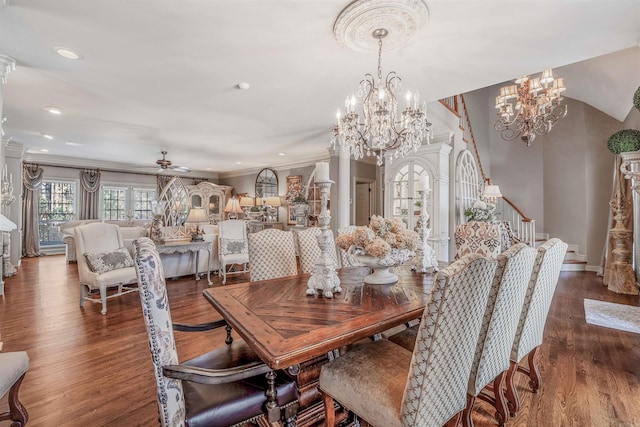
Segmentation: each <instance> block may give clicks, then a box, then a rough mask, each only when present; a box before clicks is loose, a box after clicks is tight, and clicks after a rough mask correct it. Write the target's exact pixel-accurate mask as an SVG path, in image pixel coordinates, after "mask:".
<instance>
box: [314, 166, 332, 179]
mask: <svg viewBox="0 0 640 427" xmlns="http://www.w3.org/2000/svg"><path fill="white" fill-rule="evenodd" d="M315 180H316V182H329V163H327V162H318V163H316V174H315Z"/></svg>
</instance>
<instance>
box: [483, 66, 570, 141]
mask: <svg viewBox="0 0 640 427" xmlns="http://www.w3.org/2000/svg"><path fill="white" fill-rule="evenodd" d="M515 83H516V84H515V85H510V86H504V87H502V88H500V95H498V96H496V108H497V109H498V120H496V123H495V125H494V129H495V130H496V131H498V132H500V135H501V136H502V139H504V140H506V141H513V140H514V139H516V138H518V137H520V139H522V141H524V143H525V144H527V146H529V145H531V143H532V142H533V140H534V139H536V135H544V134H545V133H548V132H549V131H550V130H551V128H552V127H553V126H554V125H555V124H556V123H557V122H558V121H559V120H560V119H562V118H564V117H565V116H566V115H567V106H566V105H564V104H562V100H563V99H564V98H563V97H562V96H561V95H560V94H561V93H562V92H564V91H565V90H566V87H565V86H564V79H562V78H554V77H553V71H552V70H550V69H549V70H544V71H543V72H542V75H541V76H540V77H539V78H534V79H532V78H530V77H529V76H524V77H520V78H519V79H517V80H516V81H515Z"/></svg>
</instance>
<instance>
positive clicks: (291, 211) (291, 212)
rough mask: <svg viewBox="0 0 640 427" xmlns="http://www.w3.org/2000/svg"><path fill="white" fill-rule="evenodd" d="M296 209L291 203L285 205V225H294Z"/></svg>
mask: <svg viewBox="0 0 640 427" xmlns="http://www.w3.org/2000/svg"><path fill="white" fill-rule="evenodd" d="M296 223H297V222H296V209H295V206H293V205H288V206H287V225H296Z"/></svg>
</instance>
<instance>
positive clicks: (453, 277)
mask: <svg viewBox="0 0 640 427" xmlns="http://www.w3.org/2000/svg"><path fill="white" fill-rule="evenodd" d="M495 269H496V261H495V260H491V259H488V258H485V257H482V256H480V255H478V254H470V255H467V256H465V257H463V258H461V259H460V260H458V261H456V262H454V263H453V264H451V265H450V266H448V267H446V268H445V269H443V270H441V271H439V272H438V274H437V276H436V279H435V281H434V283H433V287H432V290H431V298H430V300H429V303H428V304H427V307H426V308H425V310H424V314H423V316H422V320H421V322H420V328H419V330H418V339H417V341H416V346H415V348H414V350H413V353H412V352H410V351H408V350H407V349H405V348H403V347H401V346H399V345H396V344H394V343H392V342H390V341H388V340H384V339H383V340H378V341H372V342H368V343H365V344H362V345H358V346H356V347H355V348H354V349H353V350H350V351H347V352H346V353H345V354H344V355H342V356H340V357H338V358H337V359H335V360H333V361H331V362H329V363H327V364H326V365H324V366H323V367H322V369H321V372H320V385H319V387H320V390H321V392H322V393H323V398H324V407H325V413H326V419H327V424H326V425H330V426H331V425H333V423H334V422H335V408H334V399H335V400H336V401H337V402H339V403H340V404H342V405H344V407H346V408H348V409H349V410H351V411H353V412H354V413H355V414H356V415H357V416H358V417H360V418H362V419H363V420H364V421H366V422H367V423H369V424H371V425H375V426H385V427H400V426H418V425H419V426H441V425H443V424H445V423H447V422H448V421H449V422H452V421H453V422H456V421H457V419H458V417H456V415H457V414H459V413H460V411H461V410H462V409H464V407H465V404H466V394H467V384H468V381H469V374H470V372H471V363H472V361H473V357H474V350H475V344H476V340H477V337H478V334H479V332H480V326H481V323H482V316H483V314H484V309H485V306H486V302H487V299H488V296H489V289H490V288H491V281H492V279H493V276H494V272H495Z"/></svg>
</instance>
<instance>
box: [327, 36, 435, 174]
mask: <svg viewBox="0 0 640 427" xmlns="http://www.w3.org/2000/svg"><path fill="white" fill-rule="evenodd" d="M388 34H389V32H388V31H387V30H386V29H384V28H379V29H376V30H374V31H373V33H372V35H373V37H374V38H376V39H378V74H377V81H376V78H375V77H374V76H372V75H371V74H365V76H364V79H363V80H362V81H360V85H359V88H358V98H359V99H361V101H362V105H360V106H357V105H356V104H357V102H356V97H355V96H351V97H347V99H346V101H345V111H344V115H343V114H342V112H341V111H340V110H338V114H337V122H336V125H335V127H334V128H333V130H332V137H331V143H332V145H333V147H334V148H335V145H336V143H339V144H340V145H342V147H343V148H344V149H345V150H349V152H350V154H351V155H353V158H354V159H356V160H358V159H360V158H362V157H364V156H365V155H367V156H375V157H376V163H377V165H378V166H381V165H382V163H383V162H384V159H385V157H386V158H387V160H388V161H389V162H390V163H391V162H392V161H393V160H394V159H398V158H401V157H404V156H405V155H407V154H409V153H410V152H412V151H413V152H416V151H417V150H418V148H420V146H421V145H422V143H423V142H426V143H427V144H428V143H429V136H430V135H429V131H430V128H431V123H429V122H428V121H427V114H426V103H423V104H422V105H421V106H420V105H419V100H420V95H419V94H418V92H417V91H416V92H415V93H414V94H412V93H411V92H407V94H406V98H405V99H406V102H407V104H406V108H405V109H404V111H402V112H401V113H400V114H399V113H398V94H399V93H400V92H402V87H401V81H402V80H401V79H400V77H398V75H397V74H396V73H395V71H391V72H390V73H389V74H387V77H386V78H385V80H382V39H383V38H385V37H386V36H387V35H388ZM356 107H358V108H356ZM356 109H357V110H358V111H356Z"/></svg>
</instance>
